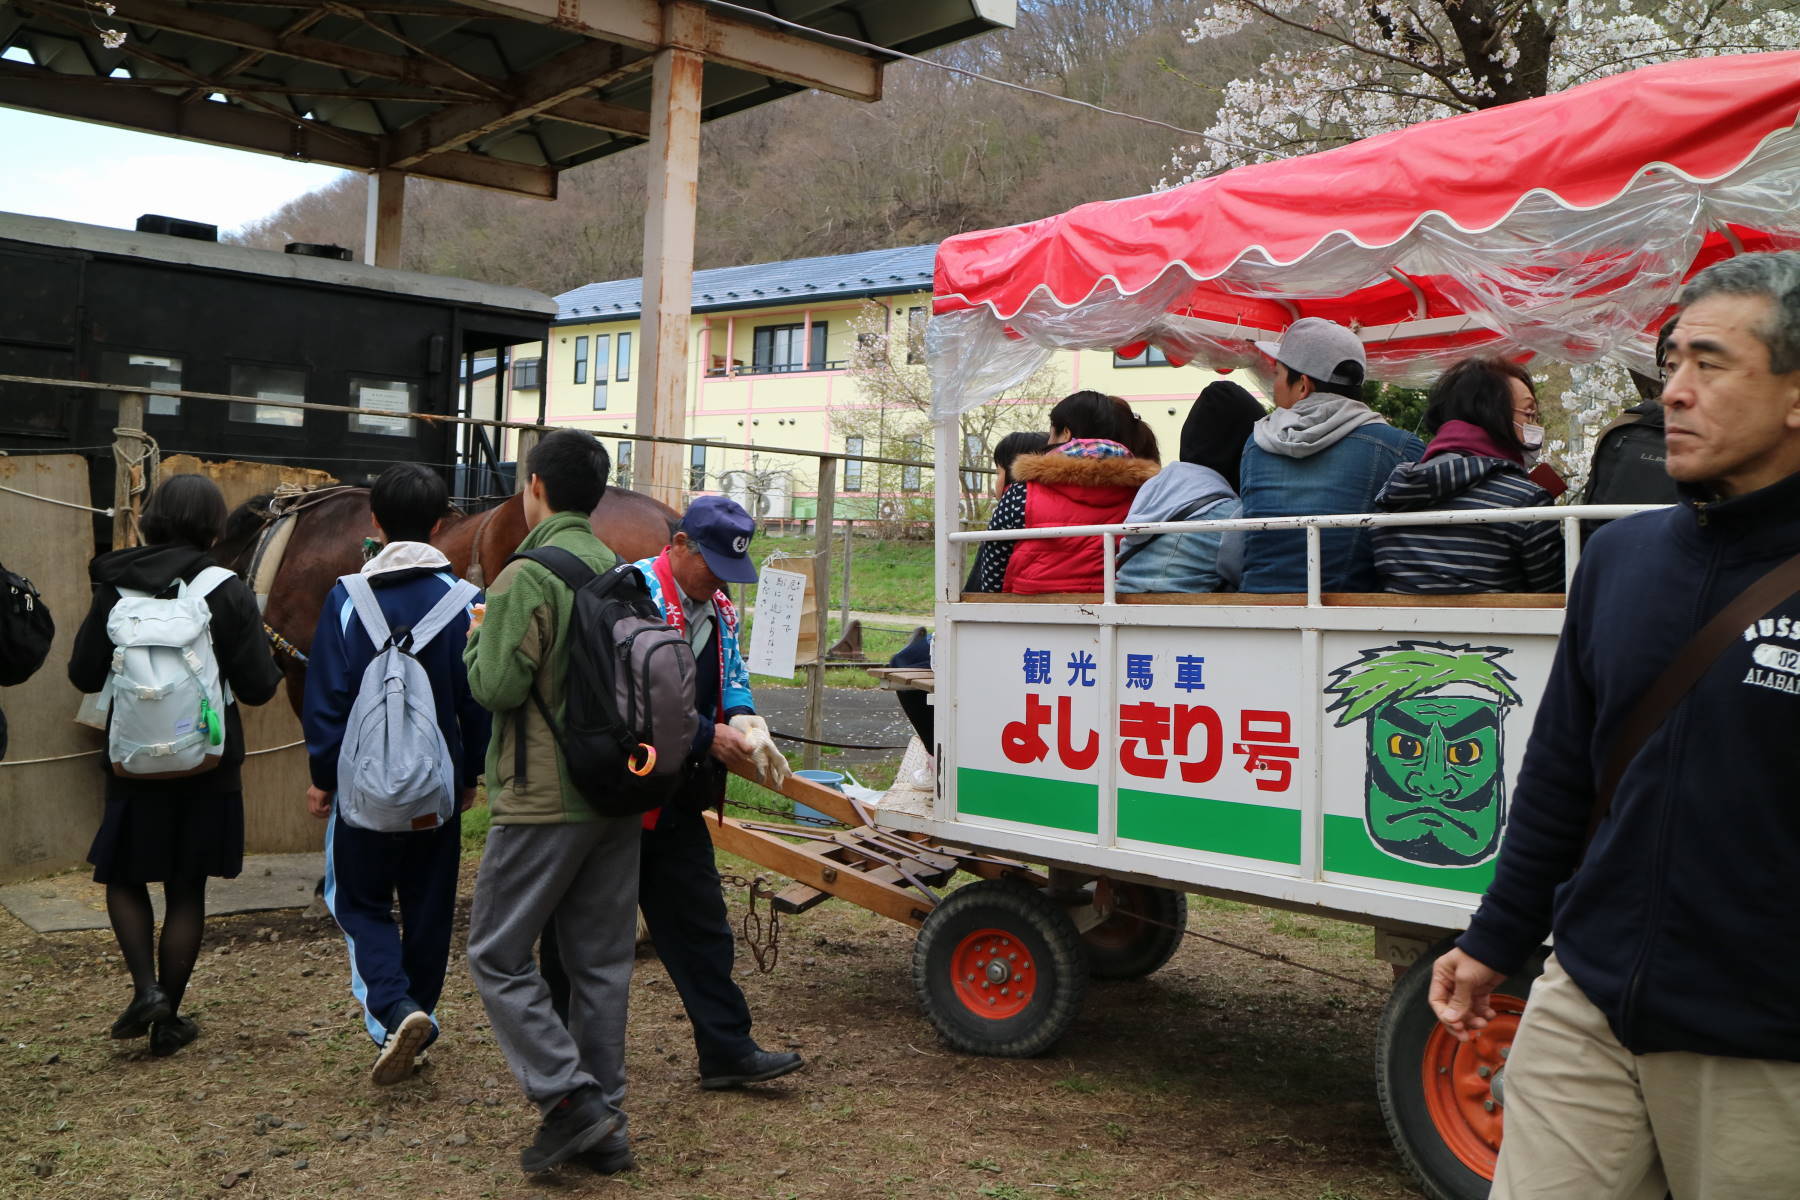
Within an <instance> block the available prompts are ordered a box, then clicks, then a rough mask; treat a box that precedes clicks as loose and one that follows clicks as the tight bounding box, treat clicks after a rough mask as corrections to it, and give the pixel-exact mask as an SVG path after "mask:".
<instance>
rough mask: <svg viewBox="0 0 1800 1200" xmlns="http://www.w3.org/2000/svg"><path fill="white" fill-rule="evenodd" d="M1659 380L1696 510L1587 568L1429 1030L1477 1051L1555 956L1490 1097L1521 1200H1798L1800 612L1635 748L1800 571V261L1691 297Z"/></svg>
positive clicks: (1676, 471)
mask: <svg viewBox="0 0 1800 1200" xmlns="http://www.w3.org/2000/svg"><path fill="white" fill-rule="evenodd" d="M1663 374H1664V379H1665V384H1664V389H1663V395H1662V403H1663V407H1664V410H1665V413H1666V417H1667V429H1668V471H1669V474H1670V475H1671V476H1672V477H1673V478H1674V479H1675V481H1676V483H1677V485H1678V487H1679V490H1680V493H1681V503H1680V504H1679V505H1676V506H1674V507H1672V508H1667V509H1662V510H1658V511H1656V512H1651V513H1645V514H1641V515H1639V516H1636V517H1632V518H1630V519H1628V520H1624V521H1615V522H1613V523H1612V524H1611V525H1608V526H1607V527H1605V528H1603V529H1601V530H1600V531H1599V532H1598V533H1596V534H1595V535H1594V537H1593V540H1592V541H1591V542H1590V543H1589V545H1588V549H1587V552H1586V554H1584V555H1583V557H1582V559H1581V565H1580V568H1579V570H1578V571H1577V572H1576V575H1575V580H1574V585H1573V586H1572V587H1571V588H1570V590H1569V601H1568V614H1567V617H1566V619H1565V623H1564V626H1563V635H1562V639H1561V642H1560V644H1559V645H1558V647H1557V654H1556V663H1555V665H1554V666H1553V667H1552V669H1551V676H1550V681H1549V684H1548V686H1547V687H1546V689H1545V692H1544V696H1543V702H1542V708H1541V709H1540V711H1539V712H1538V716H1537V723H1536V726H1535V727H1534V728H1533V730H1532V734H1531V742H1530V745H1529V746H1528V747H1527V749H1526V755H1525V763H1524V766H1523V769H1522V770H1521V772H1520V775H1519V784H1518V789H1517V794H1516V798H1515V802H1514V808H1513V814H1512V819H1511V822H1510V823H1509V825H1508V829H1507V836H1506V841H1505V843H1504V845H1503V846H1502V848H1501V851H1500V858H1499V861H1498V863H1497V865H1496V868H1495V872H1494V881H1493V883H1492V884H1491V885H1490V886H1489V888H1488V892H1487V896H1486V897H1485V898H1484V899H1483V901H1482V905H1481V909H1480V911H1479V912H1477V913H1476V914H1475V918H1474V920H1473V922H1472V923H1471V924H1470V926H1469V929H1468V932H1467V933H1465V934H1463V936H1462V937H1461V938H1460V939H1458V942H1457V948H1456V949H1454V950H1451V951H1450V952H1449V953H1447V954H1445V955H1444V956H1443V957H1442V958H1441V959H1439V960H1438V962H1437V964H1436V967H1435V970H1434V973H1433V979H1432V989H1431V1000H1432V1004H1433V1006H1434V1007H1435V1008H1436V1010H1437V1014H1438V1017H1439V1019H1440V1020H1441V1021H1442V1022H1443V1023H1444V1025H1445V1026H1446V1027H1447V1028H1448V1029H1449V1030H1450V1031H1451V1032H1452V1033H1453V1034H1455V1035H1456V1036H1457V1037H1458V1038H1459V1039H1462V1040H1465V1041H1466V1040H1468V1039H1470V1038H1478V1037H1481V1036H1483V1032H1482V1031H1483V1028H1484V1027H1485V1026H1486V1024H1487V1022H1488V1021H1489V1020H1490V1019H1492V1018H1493V1016H1494V1009H1493V1006H1492V1004H1491V1002H1490V997H1491V995H1492V994H1493V991H1494V989H1495V987H1496V985H1497V984H1498V983H1499V982H1500V981H1501V980H1502V979H1504V978H1505V977H1506V976H1507V975H1509V974H1511V973H1513V972H1514V971H1517V970H1518V969H1520V968H1521V967H1522V966H1523V964H1525V963H1526V962H1527V961H1528V960H1529V959H1530V958H1531V957H1532V956H1533V955H1534V954H1535V953H1536V951H1537V949H1538V947H1539V946H1540V945H1541V944H1542V942H1543V941H1544V938H1545V935H1546V934H1548V933H1551V932H1554V933H1555V935H1556V952H1555V954H1553V955H1552V956H1551V957H1550V959H1549V961H1548V963H1547V964H1546V965H1545V968H1544V974H1543V976H1542V978H1540V979H1539V980H1538V981H1537V983H1536V985H1535V986H1534V987H1533V988H1532V990H1531V995H1530V1004H1529V1005H1528V1006H1527V1008H1526V1010H1525V1015H1524V1017H1523V1019H1522V1020H1521V1023H1520V1026H1519V1030H1518V1036H1517V1038H1516V1039H1515V1040H1514V1042H1513V1045H1512V1050H1511V1055H1510V1057H1509V1058H1508V1059H1507V1063H1506V1066H1505V1068H1504V1070H1503V1071H1501V1072H1500V1074H1499V1076H1498V1077H1497V1080H1496V1083H1495V1086H1494V1089H1493V1090H1494V1095H1495V1098H1496V1099H1498V1100H1499V1101H1500V1102H1501V1103H1503V1104H1504V1105H1505V1112H1506V1137H1505V1141H1504V1142H1503V1144H1502V1149H1501V1153H1500V1163H1499V1169H1498V1173H1497V1175H1496V1178H1495V1180H1494V1188H1493V1193H1492V1194H1493V1195H1494V1196H1495V1197H1498V1198H1503V1200H1550V1198H1551V1197H1556V1198H1557V1200H1562V1198H1565V1197H1581V1198H1582V1200H1610V1198H1620V1200H1624V1198H1632V1200H1638V1198H1641V1200H1661V1198H1662V1197H1663V1196H1664V1194H1665V1193H1669V1192H1672V1193H1673V1194H1674V1195H1675V1196H1677V1197H1684V1198H1685V1197H1721V1198H1724V1197H1732V1198H1738V1197H1742V1198H1744V1200H1750V1198H1752V1197H1755V1198H1761V1197H1773V1196H1792V1195H1795V1194H1796V1189H1797V1188H1800V1182H1797V1181H1800V953H1796V941H1795V931H1794V904H1793V880H1794V877H1795V874H1796V872H1797V871H1800V803H1796V799H1795V783H1796V780H1800V738H1797V737H1795V736H1794V731H1795V728H1796V726H1797V725H1800V595H1794V594H1791V593H1790V594H1786V595H1785V598H1783V599H1780V600H1776V601H1771V602H1769V603H1768V605H1767V606H1765V605H1764V604H1763V603H1762V602H1758V603H1757V604H1756V605H1755V606H1754V607H1756V608H1757V609H1758V611H1757V612H1756V613H1754V614H1752V615H1750V616H1748V617H1746V618H1745V624H1744V627H1743V628H1742V630H1741V634H1740V633H1739V632H1738V631H1737V630H1736V628H1735V621H1734V622H1733V629H1732V630H1731V635H1732V636H1731V638H1730V642H1729V645H1728V646H1727V648H1726V649H1725V650H1724V651H1723V652H1721V653H1719V654H1717V656H1716V657H1713V658H1710V659H1704V660H1702V661H1705V662H1707V664H1708V665H1707V667H1706V670H1705V673H1704V674H1703V675H1701V676H1700V678H1699V679H1698V681H1697V682H1696V683H1695V684H1694V685H1693V686H1692V687H1691V688H1690V689H1689V690H1687V691H1686V692H1685V693H1682V698H1681V699H1679V700H1678V701H1676V702H1675V703H1674V705H1673V707H1671V708H1669V709H1668V710H1667V716H1666V717H1665V718H1664V719H1663V720H1662V722H1661V724H1660V725H1658V726H1656V727H1655V728H1654V731H1653V732H1651V733H1649V735H1648V736H1647V737H1643V738H1642V739H1641V740H1639V739H1635V738H1634V739H1632V740H1631V741H1623V739H1624V736H1625V735H1624V733H1623V729H1624V728H1625V727H1626V726H1627V725H1628V724H1629V723H1630V722H1629V718H1630V717H1631V716H1632V715H1633V714H1634V710H1636V708H1637V705H1638V701H1639V698H1640V697H1641V696H1643V695H1645V694H1646V693H1648V692H1652V691H1653V690H1655V685H1656V682H1657V680H1658V679H1659V678H1660V677H1662V676H1663V673H1664V672H1665V670H1666V669H1667V668H1668V665H1669V664H1670V663H1671V662H1672V661H1673V660H1675V658H1676V657H1677V655H1678V653H1679V652H1680V651H1681V649H1682V648H1683V647H1684V646H1686V645H1688V644H1689V642H1690V639H1692V638H1693V637H1694V635H1695V633H1696V632H1697V631H1698V630H1700V629H1701V628H1702V627H1703V626H1705V625H1706V624H1707V623H1708V622H1709V621H1711V620H1712V618H1713V617H1714V616H1715V615H1717V614H1719V613H1720V612H1722V611H1723V610H1724V609H1725V608H1726V607H1727V606H1729V605H1731V604H1732V603H1733V602H1734V601H1735V600H1737V598H1738V597H1739V596H1741V595H1743V594H1744V593H1745V591H1746V590H1747V589H1749V588H1751V587H1752V585H1753V584H1755V583H1756V582H1757V581H1758V580H1761V579H1764V578H1765V577H1767V576H1769V574H1770V572H1771V570H1772V569H1773V568H1776V567H1779V566H1781V565H1782V564H1784V563H1787V562H1788V560H1790V559H1793V558H1795V557H1796V555H1800V253H1795V252H1787V253H1781V254H1751V255H1743V256H1740V257H1738V258H1734V259H1731V260H1728V261H1726V262H1723V263H1720V264H1718V265H1716V266H1713V267H1710V268H1708V269H1707V270H1706V271H1703V272H1702V273H1701V274H1699V275H1698V276H1696V277H1695V278H1694V280H1693V282H1692V283H1690V284H1689V285H1688V287H1687V289H1686V290H1685V291H1684V292H1683V293H1682V296H1681V312H1680V315H1679V319H1678V320H1677V322H1676V324H1675V327H1674V329H1673V331H1672V332H1671V333H1670V334H1669V337H1668V341H1667V344H1666V347H1665V349H1664V351H1663ZM1777 591H1781V592H1785V591H1786V585H1785V584H1783V585H1782V586H1781V587H1780V588H1779V589H1777ZM1634 743H1635V744H1636V745H1637V751H1636V753H1635V755H1633V756H1631V757H1630V758H1629V760H1628V761H1626V762H1625V765H1624V767H1623V772H1622V774H1618V775H1617V783H1616V786H1615V787H1614V788H1613V790H1612V799H1611V804H1610V807H1609V808H1605V809H1603V810H1597V807H1596V804H1595V797H1596V795H1597V794H1599V793H1600V792H1601V789H1602V788H1603V782H1602V776H1603V773H1604V772H1606V769H1607V764H1608V763H1609V761H1610V760H1611V758H1612V755H1613V752H1614V747H1615V746H1617V745H1620V744H1623V745H1625V746H1627V747H1629V746H1631V745H1632V744H1634ZM1620 757H1621V759H1623V758H1624V755H1623V754H1621V756H1620ZM1596 811H1603V816H1602V819H1601V820H1600V821H1599V823H1598V825H1597V826H1596V827H1595V828H1594V830H1593V837H1592V841H1591V842H1587V840H1586V839H1587V834H1588V830H1589V823H1590V820H1591V819H1592V816H1593V814H1594V813H1595V812H1596ZM1584 843H1585V849H1584Z"/></svg>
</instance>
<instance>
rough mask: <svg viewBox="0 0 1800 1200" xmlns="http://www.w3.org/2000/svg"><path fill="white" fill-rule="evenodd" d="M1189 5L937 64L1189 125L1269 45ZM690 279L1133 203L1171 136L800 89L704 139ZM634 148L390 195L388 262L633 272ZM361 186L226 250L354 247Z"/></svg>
mask: <svg viewBox="0 0 1800 1200" xmlns="http://www.w3.org/2000/svg"><path fill="white" fill-rule="evenodd" d="M1208 7H1210V6H1209V5H1206V4H1197V3H1192V2H1190V0H1022V2H1021V4H1020V6H1019V8H1020V12H1019V24H1018V28H1017V29H1014V30H1011V31H1008V32H1005V33H999V34H994V35H991V36H988V37H985V38H981V39H978V40H976V41H974V42H971V43H968V44H965V45H963V46H959V47H953V48H951V49H950V50H948V51H945V52H941V53H940V55H939V57H940V58H941V59H942V60H943V61H947V62H953V63H955V64H956V65H959V66H964V67H967V68H970V69H974V70H979V71H981V72H983V73H984V74H990V75H993V76H996V77H998V78H1002V79H1008V80H1014V81H1018V82H1022V83H1027V84H1030V85H1031V86H1033V87H1037V88H1041V89H1043V90H1045V91H1050V92H1055V93H1057V94H1059V95H1066V96H1070V97H1074V98H1077V99H1081V100H1086V101H1088V102H1090V103H1094V104H1100V105H1105V106H1107V107H1110V108H1116V109H1122V110H1124V111H1127V112H1133V113H1141V114H1144V115H1147V116H1152V117H1156V118H1158V119H1159V120H1162V121H1166V122H1168V123H1169V124H1171V125H1175V126H1179V127H1182V128H1184V129H1190V130H1192V129H1205V128H1206V127H1207V125H1208V124H1209V123H1210V122H1211V120H1212V117H1213V110H1214V108H1215V107H1216V104H1217V99H1218V95H1219V89H1220V87H1222V86H1223V84H1224V83H1225V82H1226V81H1228V80H1230V79H1232V78H1233V77H1235V76H1238V75H1241V74H1243V73H1245V72H1246V71H1247V70H1254V67H1255V64H1256V63H1257V62H1258V61H1259V60H1260V58H1261V57H1262V56H1263V55H1264V54H1265V53H1266V52H1267V51H1268V49H1270V46H1269V44H1268V42H1267V39H1266V38H1265V37H1263V36H1262V35H1259V34H1255V33H1244V34H1240V35H1238V36H1237V37H1236V38H1234V39H1231V40H1230V41H1229V42H1227V43H1220V42H1211V43H1207V44H1205V45H1202V46H1195V45H1190V44H1189V43H1188V42H1187V41H1186V40H1185V39H1184V38H1183V37H1182V36H1181V34H1182V31H1183V29H1184V28H1186V27H1188V26H1191V25H1192V23H1193V21H1194V20H1195V17H1196V14H1197V13H1198V12H1199V11H1200V10H1202V9H1205V8H1208ZM702 137H703V148H702V155H703V157H702V160H701V168H700V215H699V235H698V242H697V245H696V247H695V255H696V265H697V266H699V267H703V268H704V267H718V266H730V265H734V264H738V263H749V262H767V261H774V260H779V259H787V258H800V257H804V256H808V255H816V254H840V253H847V252H850V251H855V250H869V249H880V248H883V247H888V246H903V245H913V244H917V243H920V242H929V241H936V240H938V239H941V238H943V237H946V236H948V235H950V234H953V233H957V232H960V231H963V230H968V229H982V228H986V227H989V226H993V225H1002V224H1011V223H1014V222H1018V221H1028V220H1031V219H1033V218H1036V217H1042V216H1046V215H1049V214H1051V213H1055V212H1060V211H1062V210H1063V209H1066V208H1069V207H1071V206H1073V205H1076V204H1080V203H1082V202H1084V201H1088V200H1098V199H1109V198H1112V197H1115V196H1124V195H1130V194H1132V193H1135V192H1143V191H1148V190H1150V189H1151V188H1152V187H1154V186H1155V185H1156V184H1157V182H1158V181H1159V180H1161V179H1163V178H1164V177H1166V176H1167V175H1168V174H1169V169H1170V167H1169V164H1170V162H1171V159H1172V158H1173V157H1174V155H1175V153H1176V151H1177V150H1178V149H1179V148H1180V147H1181V146H1182V145H1184V144H1185V143H1188V142H1191V141H1193V139H1192V138H1186V137H1184V136H1183V135H1182V134H1179V133H1175V132H1172V131H1170V130H1167V129H1161V128H1157V127H1155V126H1153V125H1147V124H1143V123H1140V122H1135V121H1126V120H1122V119H1120V118H1118V117H1113V116H1107V115H1104V114H1101V113H1096V112H1092V111H1089V110H1086V109H1082V108H1078V107H1076V106H1074V105H1069V104H1062V103H1058V102H1056V101H1053V100H1049V99H1046V98H1043V97H1039V96H1031V95H1026V94H1023V93H1020V92H1016V91H1012V90H1010V89H1006V88H1001V87H997V86H995V85H993V84H990V83H984V82H980V81H975V80H968V79H963V78H960V77H958V76H954V75H951V74H949V73H947V72H944V71H939V70H934V69H931V68H928V67H923V66H920V65H918V64H913V63H900V64H896V65H894V66H892V67H890V68H888V72H887V82H886V96H885V98H884V99H883V100H882V101H881V102H880V103H878V104H860V103H857V102H855V101H851V100H844V99H841V98H839V97H836V96H828V95H821V94H806V95H799V96H794V97H791V98H789V99H786V100H783V101H780V102H778V103H775V104H771V105H766V106H764V107H762V108H759V109H753V110H751V111H749V112H745V113H740V114H738V115H736V116H732V117H727V118H723V119H721V120H718V121H715V122H712V123H710V124H708V125H706V126H704V132H703V135H702ZM645 170H646V167H645V161H644V153H643V151H642V150H641V149H639V150H632V151H627V152H626V153H624V154H620V155H616V156H614V157H612V158H608V159H603V160H601V161H599V162H595V163H590V164H588V165H587V166H585V167H580V168H577V169H575V170H572V171H569V172H567V173H566V174H564V176H563V177H562V185H561V192H562V194H561V197H560V198H559V199H557V200H555V201H553V202H549V203H546V202H544V201H538V200H527V199H521V198H515V197H510V196H504V195H500V194H498V193H493V192H486V191H481V190H477V189H474V188H468V187H460V186H455V185H450V184H437V183H430V182H425V181H420V180H411V181H409V182H408V185H407V187H408V190H407V198H406V232H405V258H404V262H403V265H404V266H406V267H408V268H412V269H415V270H421V271H430V272H434V273H438V274H446V275H460V276H465V277H468V278H473V279H481V280H486V281H489V282H494V283H514V284H521V285H525V286H528V287H533V288H537V289H539V290H542V291H546V292H552V293H555V292H559V291H563V290H566V289H568V288H571V287H574V286H576V285H578V284H582V283H587V282H591V281H594V280H601V279H618V278H627V277H630V276H634V275H637V274H639V273H640V270H639V267H640V260H641V255H642V240H643V215H644V175H645ZM365 187H366V184H365V179H364V177H363V176H361V175H353V174H347V175H345V176H343V177H342V178H341V179H340V180H339V181H338V182H337V183H335V184H333V185H331V186H329V187H326V188H323V189H321V190H319V191H316V192H312V193H310V194H308V195H306V196H303V197H301V198H300V199H298V200H295V201H294V202H292V203H290V204H288V205H286V206H285V207H283V208H281V209H280V210H278V211H276V212H275V213H273V214H271V215H270V216H269V217H267V218H266V219H264V220H262V221H260V222H257V223H255V224H254V225H251V226H249V227H247V228H246V229H244V230H243V231H242V232H241V233H240V234H239V235H238V237H237V240H241V241H244V242H247V243H249V244H251V245H260V246H268V247H270V248H279V247H280V246H281V245H282V244H283V243H285V242H290V241H309V242H336V243H337V244H339V245H343V246H351V247H360V245H361V241H362V230H363V198H364V194H365Z"/></svg>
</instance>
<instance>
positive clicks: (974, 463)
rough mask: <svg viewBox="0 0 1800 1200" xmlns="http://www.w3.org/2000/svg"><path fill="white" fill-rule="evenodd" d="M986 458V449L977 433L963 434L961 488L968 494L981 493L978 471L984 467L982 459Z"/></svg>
mask: <svg viewBox="0 0 1800 1200" xmlns="http://www.w3.org/2000/svg"><path fill="white" fill-rule="evenodd" d="M986 457H987V447H986V446H985V445H983V444H982V441H981V435H980V434H979V433H965V434H963V477H962V488H963V491H965V492H968V493H971V494H973V493H975V492H979V491H981V478H982V477H981V475H980V474H979V470H980V468H981V467H983V466H986V465H987V464H985V463H984V462H982V459H984V458H986Z"/></svg>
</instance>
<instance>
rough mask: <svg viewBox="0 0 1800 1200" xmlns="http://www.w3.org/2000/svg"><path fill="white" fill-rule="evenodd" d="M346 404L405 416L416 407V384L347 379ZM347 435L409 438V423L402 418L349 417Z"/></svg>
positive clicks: (354, 377) (410, 430) (410, 433)
mask: <svg viewBox="0 0 1800 1200" xmlns="http://www.w3.org/2000/svg"><path fill="white" fill-rule="evenodd" d="M350 404H351V407H353V408H373V409H376V410H378V411H380V412H393V413H408V412H413V411H415V410H416V409H417V408H418V407H419V385H418V384H416V383H409V382H408V381H406V380H404V379H372V378H367V377H362V376H356V375H352V376H351V377H350ZM349 419H350V432H351V433H377V434H381V435H382V436H384V437H411V436H412V432H413V430H412V422H411V421H409V420H407V419H406V418H405V417H371V416H365V415H364V414H362V413H351V414H350V418H349Z"/></svg>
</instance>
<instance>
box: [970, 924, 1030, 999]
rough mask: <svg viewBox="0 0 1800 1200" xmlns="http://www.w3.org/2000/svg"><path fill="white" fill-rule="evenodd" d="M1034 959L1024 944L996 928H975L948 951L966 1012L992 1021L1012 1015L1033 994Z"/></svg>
mask: <svg viewBox="0 0 1800 1200" xmlns="http://www.w3.org/2000/svg"><path fill="white" fill-rule="evenodd" d="M1037 976H1038V972H1037V963H1036V962H1034V961H1033V960H1032V956H1031V954H1030V953H1028V952H1027V951H1026V949H1025V944H1024V943H1023V942H1021V941H1020V940H1019V939H1018V938H1016V937H1014V936H1013V935H1012V934H1010V933H1005V932H1003V931H1001V930H998V929H978V930H976V931H975V932H974V933H971V934H969V935H968V936H966V937H964V938H963V940H962V941H960V942H958V943H957V945H956V949H955V951H953V952H952V953H951V955H950V979H951V983H952V985H953V986H954V988H955V989H956V998H957V999H958V1000H961V1001H962V1003H963V1007H964V1008H967V1009H968V1010H969V1011H970V1012H972V1013H976V1014H978V1015H980V1016H983V1017H987V1018H989V1019H991V1020H995V1021H1003V1020H1005V1019H1006V1018H1008V1017H1016V1016H1018V1015H1019V1014H1020V1013H1021V1012H1024V1011H1025V1008H1026V1006H1027V1005H1029V1004H1030V1003H1031V998H1032V997H1033V996H1035V995H1036V994H1037Z"/></svg>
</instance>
